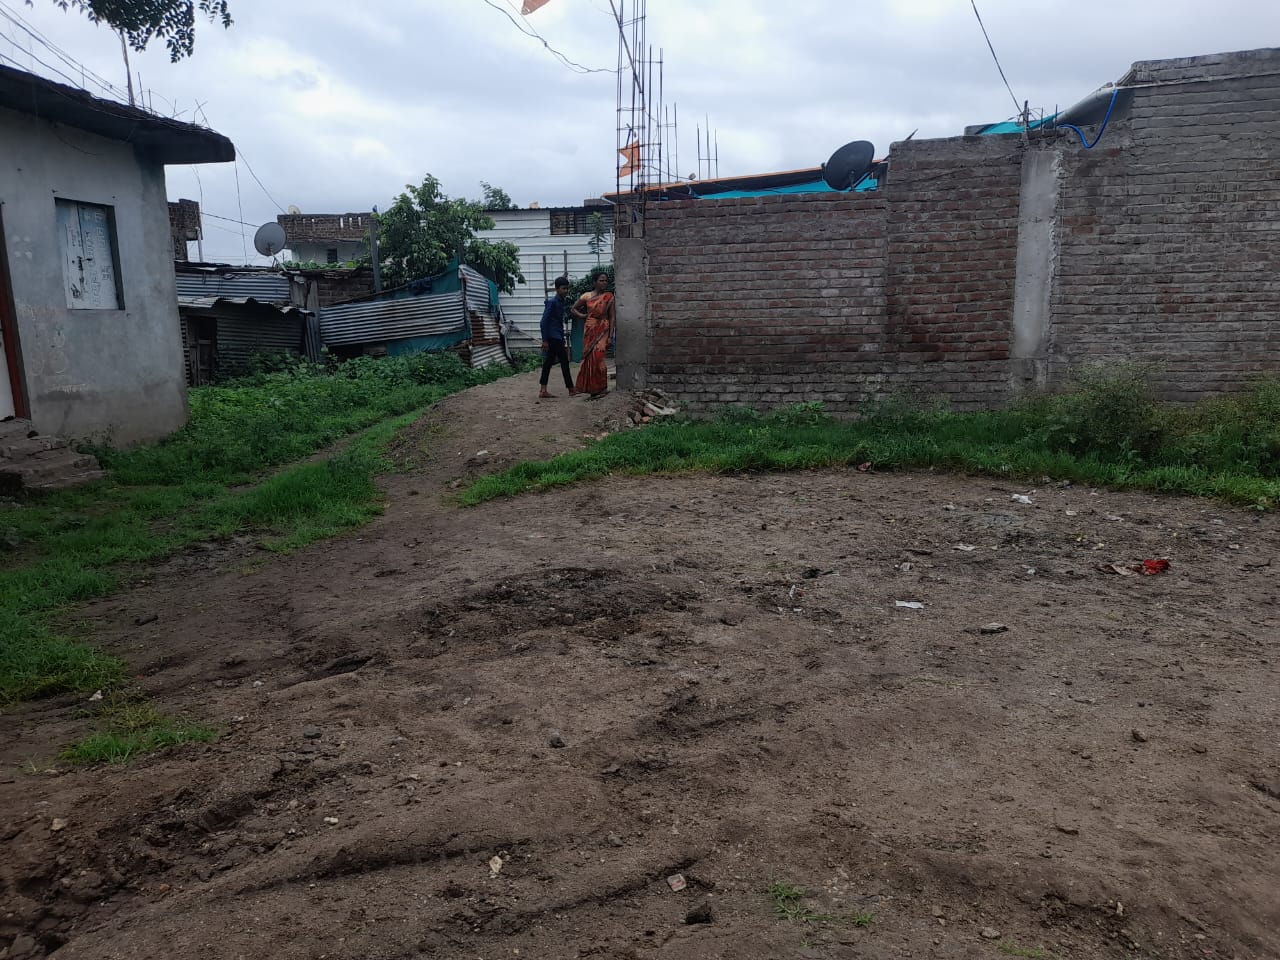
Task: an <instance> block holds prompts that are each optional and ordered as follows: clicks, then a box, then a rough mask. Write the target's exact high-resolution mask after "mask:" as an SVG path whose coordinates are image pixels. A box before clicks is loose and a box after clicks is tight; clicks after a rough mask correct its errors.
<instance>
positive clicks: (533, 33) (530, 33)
mask: <svg viewBox="0 0 1280 960" xmlns="http://www.w3.org/2000/svg"><path fill="white" fill-rule="evenodd" d="M484 2H485V3H487V4H488V5H489V6H491V7H493V9H495V10H497V11H498V12H499V13H500V14H502V15H503V16H504V17H506V18H507V19H508V20H510V21H511V23H512V25H513V26H514V27H515V28H516V29H517V30H519V31H520V32H521V33H523V34H524V35H525V36H526V37H531V38H533V39H534V40H537V41H538V42H539V43H541V44H542V45H543V46H544V47H546V49H547V52H548V53H550V54H551V55H552V56H554V57H555V58H556V59H558V60H559V61H560V62H561V63H563V64H564V65H565V66H566V67H568V68H569V69H570V70H572V71H573V72H574V73H582V74H587V73H617V72H618V71H617V70H616V69H615V68H605V67H584V66H583V65H582V64H580V63H578V62H577V61H576V60H571V59H570V58H569V57H567V56H565V55H564V54H563V53H561V52H560V51H559V50H557V49H556V48H555V47H553V46H552V45H551V43H550V41H548V40H547V38H546V37H544V36H543V35H542V34H540V33H539V32H538V31H537V30H534V29H533V28H532V27H530V26H528V25H526V24H523V23H521V22H520V21H519V20H517V19H516V17H515V16H512V13H511V11H510V10H508V9H506V8H505V7H500V6H499V5H498V4H497V3H495V2H494V0H484Z"/></svg>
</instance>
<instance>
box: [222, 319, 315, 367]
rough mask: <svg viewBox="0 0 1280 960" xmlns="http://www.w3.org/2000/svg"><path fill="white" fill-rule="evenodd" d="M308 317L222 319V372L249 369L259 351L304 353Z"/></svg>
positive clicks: (261, 352) (260, 352) (262, 352)
mask: <svg viewBox="0 0 1280 960" xmlns="http://www.w3.org/2000/svg"><path fill="white" fill-rule="evenodd" d="M303 321H304V318H303V317H302V316H301V315H299V314H293V315H291V316H286V315H284V314H281V315H280V318H279V319H278V320H232V319H229V318H227V317H219V318H218V346H217V357H218V360H217V363H218V370H219V372H220V373H236V372H239V371H242V370H247V369H248V368H249V366H250V365H251V364H252V362H253V358H254V356H255V355H256V354H264V353H289V354H295V355H301V354H302V352H303V351H302V336H303V326H304V324H303Z"/></svg>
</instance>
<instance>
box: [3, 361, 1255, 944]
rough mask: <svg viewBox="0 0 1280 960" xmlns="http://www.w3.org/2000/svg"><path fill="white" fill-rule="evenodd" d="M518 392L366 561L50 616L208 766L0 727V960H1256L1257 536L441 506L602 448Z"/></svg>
mask: <svg viewBox="0 0 1280 960" xmlns="http://www.w3.org/2000/svg"><path fill="white" fill-rule="evenodd" d="M534 379H535V378H534V377H532V376H523V377H519V378H513V379H512V380H508V381H501V382H499V383H495V384H491V385H488V386H485V387H481V388H478V389H476V390H472V391H468V392H467V393H466V394H461V395H459V396H457V397H454V398H450V399H449V400H447V401H445V402H444V403H442V404H441V405H440V406H439V407H437V408H436V409H435V410H434V411H433V412H432V414H431V415H430V416H428V417H427V418H425V419H424V420H423V421H422V422H420V423H419V424H417V425H415V427H414V428H412V429H411V430H409V431H407V432H406V434H405V436H404V437H403V438H402V441H401V442H400V444H399V445H398V446H397V456H398V457H399V458H400V459H401V461H402V462H403V463H404V464H406V468H407V472H404V473H401V474H397V475H395V476H393V477H392V478H390V479H389V481H388V484H387V486H388V496H389V501H388V509H387V512H386V515H385V516H384V517H383V518H381V519H380V520H378V521H376V522H375V523H373V524H370V525H369V526H366V527H364V528H362V529H360V530H358V531H356V532H354V533H352V534H351V535H349V536H346V537H343V538H340V539H337V540H334V541H330V542H327V543H324V544H319V545H316V546H315V547H313V548H310V549H308V550H305V551H303V552H301V553H299V554H296V555H293V556H289V557H284V558H273V559H270V560H269V561H268V562H265V563H259V564H246V563H245V562H244V559H243V557H239V556H234V557H230V558H229V557H228V555H226V554H220V553H219V552H218V551H206V552H205V553H203V554H200V553H194V552H193V553H192V554H188V555H185V556H184V558H182V559H181V560H177V561H174V563H172V564H170V565H167V566H166V567H165V568H162V569H161V570H160V571H159V572H158V573H157V574H156V575H155V576H152V577H149V578H148V581H147V582H145V583H141V584H139V585H138V586H136V587H135V588H134V589H132V590H130V591H129V592H127V593H125V594H121V595H118V596H116V597H113V598H110V599H108V600H105V601H102V602H99V603H95V604H92V605H89V606H87V607H86V608H84V609H83V610H81V611H80V612H79V614H78V617H79V618H80V619H81V620H83V621H84V623H85V624H86V627H85V629H86V630H87V631H89V632H90V633H91V635H92V636H93V637H95V638H96V641H97V642H99V643H101V644H102V645H103V646H104V647H107V648H109V649H110V650H112V651H114V652H118V653H120V654H122V655H124V656H125V657H127V658H128V661H129V663H130V665H131V667H132V668H133V670H134V672H135V673H136V674H138V675H139V677H140V678H141V680H140V685H141V686H142V687H143V688H144V689H145V690H146V691H147V692H149V693H150V694H152V695H153V696H154V697H156V699H157V700H158V701H159V703H160V705H161V706H162V707H163V708H164V709H166V710H167V711H170V712H185V713H187V714H189V715H191V716H193V717H197V718H202V719H205V720H207V721H209V722H213V723H215V724H217V725H218V726H219V727H220V729H222V730H223V731H225V732H224V735H223V736H222V737H221V738H220V740H219V741H218V742H217V743H215V744H211V745H207V746H193V747H185V748H181V749H176V750H173V751H171V752H168V753H162V754H158V755H154V756H150V757H147V758H144V759H142V760H140V761H136V762H133V763H130V764H128V765H125V766H121V767H100V768H94V769H80V770H73V771H70V772H64V773H59V774H48V773H43V772H40V770H41V768H42V767H43V766H44V764H42V763H40V762H36V763H34V764H33V763H31V762H30V761H32V760H33V759H34V760H37V761H38V760H39V759H40V758H47V757H48V756H50V755H51V754H52V753H53V752H54V751H55V750H56V749H57V747H58V746H59V745H62V744H65V743H66V742H67V741H68V740H70V739H73V738H74V737H75V736H77V735H78V734H79V733H80V732H83V730H84V729H85V723H86V721H85V720H84V719H83V716H82V714H83V710H84V708H85V706H86V705H85V704H83V703H81V702H72V701H70V700H62V701H57V702H51V703H40V704H34V705H28V706H25V707H22V708H20V709H16V710H12V711H10V712H8V713H7V714H6V715H4V716H3V717H2V718H0V723H3V725H4V729H5V733H6V735H5V737H4V738H3V743H0V760H3V761H4V766H3V768H0V841H2V842H3V844H4V857H3V860H2V862H0V904H2V905H3V906H0V948H3V947H4V946H5V945H8V946H9V954H8V956H10V957H13V956H17V955H31V956H41V955H44V954H47V953H52V954H54V955H55V956H57V957H60V958H125V957H128V958H153V957H154V958H172V957H211V958H213V957H217V958H222V957H226V958H232V957H245V958H258V957H277V958H295V957H296V958H318V957H352V958H357V957H359V958H402V957H415V956H431V957H442V958H454V957H457V958H463V957H467V958H474V957H486V958H496V957H513V956H524V957H575V956H582V957H586V956H594V957H634V958H665V957H706V958H714V957H724V958H773V957H823V958H827V957H830V958H843V957H849V958H853V957H873V958H878V957H884V958H890V957H893V958H897V957H908V956H913V957H956V958H959V957H966V958H968V957H973V958H979V957H1001V956H1009V955H1017V956H1044V957H1047V956H1054V957H1059V958H1064V960H1065V958H1095V957H1097V958H1102V957H1108V958H1110V957H1117V958H1118V957H1133V956H1142V957H1162V958H1163V957H1168V958H1192V957H1214V958H1228V957H1242V958H1243V957H1249V958H1252V957H1274V956H1277V955H1280V932H1278V931H1280V896H1277V890H1280V843H1277V833H1278V831H1280V752H1278V751H1277V730H1280V698H1278V697H1277V693H1276V691H1277V690H1280V669H1278V668H1277V664H1276V659H1275V656H1276V654H1275V648H1276V642H1277V640H1276V638H1277V637H1280V613H1278V611H1277V605H1276V589H1275V586H1274V581H1275V574H1276V571H1277V565H1280V559H1277V554H1280V529H1278V528H1277V522H1276V519H1275V518H1274V516H1272V515H1269V514H1265V515H1264V514H1256V513H1249V512H1244V511H1239V510H1235V509H1232V508H1227V507H1223V506H1220V505H1217V504H1214V503H1210V502H1205V501H1196V500H1188V499H1178V498H1163V497H1156V496H1146V495H1134V494H1113V493H1108V492H1103V491H1094V490H1089V489H1082V488H1076V487H1057V486H1055V485H1053V484H1045V485H1041V486H1039V487H1037V488H1034V489H1030V488H1028V487H1026V486H1021V485H1014V484H1012V483H1001V482H998V481H992V480H990V479H985V478H976V479H975V478H963V477H950V476H935V475H930V474H891V475H880V474H877V473H874V472H872V473H869V474H862V473H857V472H856V471H850V472H843V471H824V472H816V473H806V474H797V475H784V476H730V477H709V476H687V477H678V478H625V479H621V478H620V479H613V480H609V481H606V482H602V483H598V484H594V485H590V486H582V487H577V488H573V489H567V490H561V491H553V492H550V493H547V494H540V495H536V496H529V497H525V498H521V499H518V500H513V501H506V502H497V503H491V504H487V505H485V506H483V507H480V508H475V509H469V510H463V509H459V508H457V507H455V506H453V505H451V503H450V502H449V500H448V495H449V494H450V493H451V492H452V491H453V490H454V489H456V488H455V487H454V486H453V485H454V483H455V482H456V481H458V480H460V479H462V478H465V477H466V476H469V475H474V474H478V473H482V472H486V471H489V470H492V469H494V468H495V466H496V465H498V464H503V463H506V462H515V461H518V460H522V459H526V458H529V457H534V456H536V457H542V456H547V455H550V454H552V453H554V452H557V451H559V450H563V449H569V448H571V447H573V446H576V445H578V444H580V443H581V442H582V440H583V438H584V437H589V436H594V435H597V434H598V433H599V432H601V431H602V430H606V429H609V428H610V426H611V421H613V422H616V420H617V419H618V418H619V417H620V416H621V411H622V410H623V407H624V404H625V400H626V398H625V397H615V398H610V399H606V400H604V401H600V402H598V403H588V402H586V401H570V400H569V399H567V398H562V399H560V400H558V401H554V402H550V403H541V404H538V403H535V402H534V401H533V400H532V399H531V398H532V396H533V393H534V392H535V389H536V385H535V384H534ZM481 451H486V452H485V453H483V454H482V453H481ZM1015 494H1019V495H1028V496H1029V497H1030V499H1031V501H1032V502H1031V503H1030V504H1024V503H1019V502H1016V501H1014V500H1013V499H1012V497H1013V495H1015ZM962 546H964V547H971V548H972V549H961V547H962ZM1157 557H1167V558H1169V559H1170V561H1171V564H1172V565H1171V568H1170V569H1169V571H1168V572H1166V573H1163V574H1160V575H1157V576H1121V575H1119V574H1117V573H1114V572H1104V571H1103V569H1101V568H1102V567H1104V566H1106V565H1109V564H1111V563H1113V562H1116V561H1126V562H1127V561H1134V560H1142V559H1148V558H1157ZM898 601H910V602H915V603H922V604H923V605H924V606H923V608H922V609H912V608H907V607H901V606H898V605H897V602H898ZM153 614H154V615H157V616H158V619H156V620H154V621H152V622H148V623H143V624H142V625H141V626H139V625H138V623H139V621H144V620H146V619H147V618H149V617H150V616H151V615H153ZM997 623H998V624H1000V625H1002V626H1003V629H1001V628H999V627H997V626H995V624H997ZM55 820H56V821H57V826H58V827H59V829H56V830H55V829H53V826H54V825H55ZM495 858H497V859H495ZM677 873H679V874H681V875H682V876H683V877H684V878H685V881H686V884H687V885H686V887H685V889H683V890H680V891H678V892H674V891H673V890H672V889H671V888H670V886H669V885H668V883H667V882H666V878H667V877H669V876H671V875H673V874H677ZM775 882H787V883H790V884H794V885H797V886H799V887H802V888H804V889H805V891H806V893H807V895H806V897H805V899H804V901H803V905H804V908H805V909H804V910H803V911H801V912H799V913H793V914H792V915H791V916H789V917H786V916H781V915H779V913H778V912H777V911H776V909H775V900H772V899H771V898H770V897H769V896H768V895H767V893H766V890H767V888H768V887H769V885H770V884H771V883H775ZM704 906H709V910H699V909H698V908H701V907H704ZM691 912H692V915H691ZM708 914H709V920H710V922H695V923H686V920H687V919H692V920H705V919H708ZM855 914H856V915H858V916H859V917H860V918H861V919H860V921H859V923H855V922H853V919H852V918H853V917H854V915H855ZM859 924H861V925H859ZM15 948H16V949H17V950H20V951H22V953H21V954H19V953H17V952H16V951H15ZM517 951H518V953H517Z"/></svg>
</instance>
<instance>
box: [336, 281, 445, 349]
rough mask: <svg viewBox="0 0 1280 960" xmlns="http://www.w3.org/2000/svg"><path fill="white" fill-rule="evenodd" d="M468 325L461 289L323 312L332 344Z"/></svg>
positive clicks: (442, 331)
mask: <svg viewBox="0 0 1280 960" xmlns="http://www.w3.org/2000/svg"><path fill="white" fill-rule="evenodd" d="M465 327H466V317H465V315H464V313H463V304H462V293H461V292H460V291H459V292H454V293H438V294H427V295H425V296H420V297H405V298H403V299H400V300H372V301H368V302H365V303H348V304H339V305H337V306H332V307H324V308H323V309H321V311H320V334H321V336H322V337H323V338H324V342H325V343H327V344H330V345H331V346H347V345H356V344H364V343H385V342H387V341H388V340H406V339H408V338H410V337H427V336H438V335H441V334H446V333H452V332H454V331H456V330H462V329H465Z"/></svg>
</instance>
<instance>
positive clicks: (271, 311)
mask: <svg viewBox="0 0 1280 960" xmlns="http://www.w3.org/2000/svg"><path fill="white" fill-rule="evenodd" d="M220 306H233V307H250V308H254V309H258V310H260V311H261V313H262V316H263V318H264V319H267V320H270V319H271V317H272V315H279V316H302V315H303V314H306V313H310V311H308V310H303V309H302V308H301V307H294V306H281V305H280V304H278V303H272V302H270V301H266V300H258V299H257V298H256V297H184V296H179V297H178V309H179V310H183V309H193V310H216V309H217V308H218V307H220Z"/></svg>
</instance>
